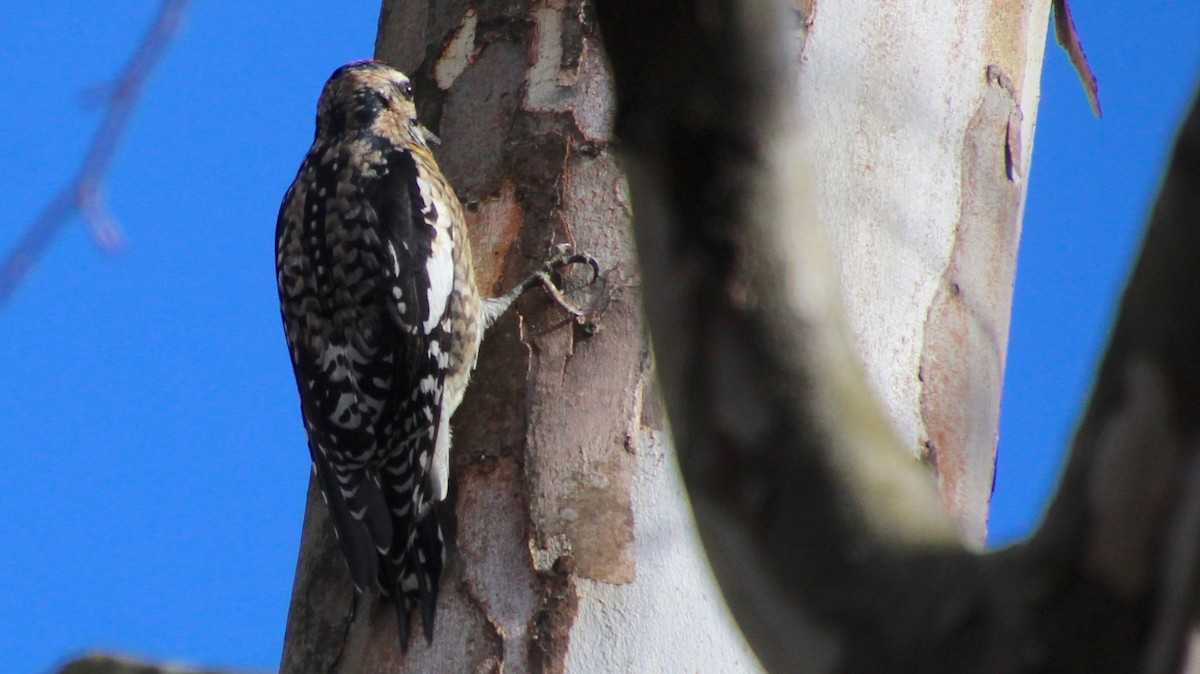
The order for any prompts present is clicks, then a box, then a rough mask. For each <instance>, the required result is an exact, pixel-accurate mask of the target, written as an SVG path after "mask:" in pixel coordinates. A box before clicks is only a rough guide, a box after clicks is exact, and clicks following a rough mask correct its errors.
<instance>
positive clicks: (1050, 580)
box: [598, 0, 1200, 672]
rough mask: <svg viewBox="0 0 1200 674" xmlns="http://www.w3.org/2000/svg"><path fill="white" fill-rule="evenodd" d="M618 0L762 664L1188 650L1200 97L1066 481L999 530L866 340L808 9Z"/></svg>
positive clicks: (1058, 658)
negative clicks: (845, 266) (873, 358)
mask: <svg viewBox="0 0 1200 674" xmlns="http://www.w3.org/2000/svg"><path fill="white" fill-rule="evenodd" d="M598 6H599V17H600V20H601V25H602V29H603V31H604V36H605V39H606V46H607V48H608V53H609V54H610V55H611V57H612V63H613V69H614V79H615V81H616V85H617V98H618V104H619V105H618V114H617V126H616V130H617V135H618V137H619V138H620V139H621V140H622V142H623V144H622V148H623V151H624V155H625V157H626V158H627V160H628V161H627V169H628V171H629V175H630V184H631V186H632V196H633V201H634V206H635V209H636V213H637V218H636V219H635V229H636V233H637V239H638V251H639V256H640V259H641V261H642V263H643V273H644V274H645V277H646V281H645V287H646V295H645V301H646V303H647V308H648V316H649V317H650V321H649V322H650V327H651V333H652V335H653V340H654V344H655V349H656V352H657V353H658V354H659V361H658V365H659V373H660V377H661V381H662V385H663V389H664V391H665V399H666V403H667V409H668V412H669V415H670V417H671V419H672V427H673V431H674V434H675V438H676V442H677V446H678V448H679V452H680V457H681V463H682V465H683V468H684V478H685V481H686V483H687V485H688V491H689V495H690V496H691V498H692V502H693V505H694V506H695V510H696V515H697V520H698V524H699V526H700V529H701V533H702V535H703V538H704V542H705V546H706V550H707V552H708V554H709V558H710V560H711V561H712V563H713V566H714V569H715V570H716V572H717V576H718V579H719V581H720V583H721V586H722V589H723V591H724V592H725V595H726V598H727V599H728V601H729V603H730V606H731V608H732V609H733V611H734V615H735V616H736V617H737V619H738V622H739V624H740V625H741V626H742V628H743V630H744V632H745V634H746V636H747V638H748V639H749V640H750V642H751V645H752V646H753V647H754V649H755V651H756V653H757V654H758V655H759V657H760V659H761V660H762V661H763V663H764V664H765V665H767V667H768V669H769V670H771V671H779V672H801V671H803V672H824V671H839V672H881V671H920V672H1034V671H1054V672H1132V671H1141V672H1170V671H1176V670H1177V669H1178V667H1179V665H1180V662H1181V660H1182V654H1183V652H1184V647H1185V644H1186V638H1185V636H1186V633H1187V628H1188V627H1189V626H1190V625H1191V624H1192V621H1193V617H1194V614H1195V611H1196V604H1197V602H1196V600H1197V580H1198V579H1200V554H1197V550H1196V546H1197V541H1200V536H1198V534H1200V477H1198V476H1200V467H1198V466H1200V464H1198V463H1197V461H1196V460H1195V457H1196V452H1197V449H1200V443H1198V437H1197V432H1198V430H1200V423H1197V422H1198V420H1200V404H1198V403H1200V365H1198V363H1200V360H1198V359H1197V358H1196V354H1197V353H1200V284H1198V283H1196V282H1195V267H1196V264H1197V261H1200V222H1197V214H1198V213H1200V207H1198V206H1197V201H1198V200H1200V197H1198V196H1197V194H1198V191H1197V190H1196V189H1195V186H1196V185H1197V184H1200V179H1198V176H1197V172H1198V171H1197V164H1198V162H1197V160H1196V157H1197V154H1198V151H1197V143H1198V140H1200V139H1198V135H1200V130H1198V129H1197V127H1198V125H1200V119H1198V118H1200V112H1193V114H1192V117H1191V120H1190V121H1189V123H1188V125H1187V127H1186V128H1185V130H1184V132H1183V134H1182V135H1181V137H1180V143H1179V147H1178V149H1177V151H1176V154H1175V158H1174V160H1173V163H1172V171H1171V175H1170V177H1169V178H1168V180H1167V182H1166V184H1165V185H1164V188H1163V192H1162V195H1161V197H1160V201H1159V206H1158V207H1157V208H1156V211H1155V216H1154V218H1153V219H1152V222H1151V225H1150V229H1149V232H1148V236H1147V243H1146V247H1145V249H1144V251H1143V257H1142V262H1141V263H1140V264H1139V265H1138V268H1137V270H1136V272H1135V274H1134V276H1133V279H1132V280H1131V282H1130V285H1129V288H1128V290H1127V292H1126V295H1125V299H1124V303H1123V308H1122V312H1121V318H1120V319H1119V321H1118V324H1117V328H1116V330H1115V332H1114V336H1113V341H1112V344H1111V346H1110V351H1109V355H1108V356H1107V357H1106V360H1105V364H1104V366H1103V368H1102V370H1101V374H1100V378H1099V380H1098V383H1097V388H1096V394H1095V396H1094V397H1093V401H1092V403H1091V406H1090V408H1089V412H1088V414H1087V416H1086V417H1085V420H1084V423H1083V425H1082V427H1081V429H1080V433H1079V435H1078V437H1077V438H1076V443H1075V447H1074V451H1073V458H1072V462H1071V466H1070V468H1068V474H1067V477H1066V479H1065V481H1064V484H1063V487H1062V489H1061V490H1060V492H1059V496H1058V498H1057V499H1056V503H1055V507H1054V508H1053V510H1052V511H1051V513H1050V516H1049V518H1048V520H1047V522H1046V524H1045V525H1044V527H1043V528H1042V529H1041V530H1040V531H1039V532H1038V534H1037V536H1036V537H1035V538H1034V540H1033V541H1031V542H1030V543H1029V544H1027V545H1023V546H1018V547H1015V548H1012V549H1010V550H1007V551H1004V552H1001V553H998V554H994V555H979V554H975V553H972V552H969V551H968V550H966V549H964V547H963V546H962V544H961V543H960V542H959V541H958V539H957V536H956V533H955V531H954V527H953V526H952V524H951V522H950V520H949V518H948V516H947V515H946V513H945V511H944V510H943V509H942V507H941V505H940V504H939V503H938V500H939V499H938V498H937V495H936V492H935V490H934V488H933V486H932V485H931V484H929V483H928V481H927V480H926V479H925V476H924V475H923V469H922V468H921V467H920V465H919V464H918V463H917V462H915V461H911V460H909V459H907V458H904V457H903V454H904V451H905V449H906V448H905V446H904V445H903V444H902V443H901V442H899V441H898V440H897V439H896V438H895V437H894V436H893V434H892V432H891V430H890V429H889V428H888V424H887V423H886V422H885V421H884V420H883V418H882V414H881V412H880V411H879V410H878V409H877V408H876V406H875V405H874V404H873V402H872V396H871V395H870V392H869V389H868V386H867V385H866V383H865V377H864V375H863V372H862V370H861V368H860V366H859V365H858V363H857V361H856V358H855V355H854V353H853V347H852V346H851V345H852V344H853V339H852V337H851V335H850V332H849V330H848V329H847V326H846V323H845V321H844V318H843V314H842V309H841V305H840V301H839V299H838V297H837V282H836V279H837V275H836V271H835V269H834V267H833V265H832V263H831V262H830V255H829V253H828V250H827V248H826V247H825V246H824V244H823V241H822V235H823V231H822V228H821V226H820V223H818V222H817V220H816V218H815V217H814V216H813V212H812V207H811V203H810V202H811V199H810V198H809V197H808V195H806V194H805V192H804V185H805V184H806V183H807V177H806V176H805V174H804V171H803V169H802V168H801V167H799V166H797V164H798V162H797V160H796V159H797V154H798V153H799V152H800V150H801V148H802V147H803V146H801V145H800V144H798V143H797V142H796V136H795V134H796V132H795V129H794V124H793V119H794V117H795V113H794V111H793V108H792V106H793V105H794V96H793V95H792V93H791V92H790V90H789V88H788V83H789V82H790V81H792V78H791V74H790V72H789V64H790V63H791V61H790V58H791V54H792V47H791V45H789V44H788V41H787V37H788V36H787V35H785V34H784V32H783V29H782V28H781V26H787V25H788V17H787V16H785V15H784V14H783V13H782V12H781V11H780V10H781V8H780V7H779V6H777V5H775V4H773V3H769V2H756V1H750V0H747V1H744V2H731V3H722V4H719V5H713V4H711V3H704V2H686V1H685V2H677V3H670V4H668V5H661V4H658V5H653V6H649V5H646V4H644V3H638V2H627V1H625V0H605V1H604V2H600V3H599V5H598ZM818 13H819V8H818ZM647 64H653V67H648V65H647ZM801 95H807V96H821V95H822V92H821V91H808V92H801Z"/></svg>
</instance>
